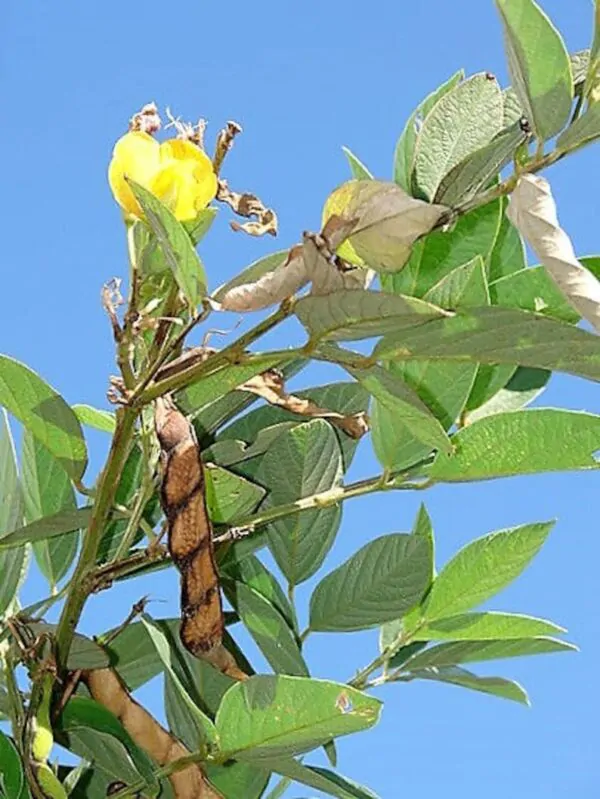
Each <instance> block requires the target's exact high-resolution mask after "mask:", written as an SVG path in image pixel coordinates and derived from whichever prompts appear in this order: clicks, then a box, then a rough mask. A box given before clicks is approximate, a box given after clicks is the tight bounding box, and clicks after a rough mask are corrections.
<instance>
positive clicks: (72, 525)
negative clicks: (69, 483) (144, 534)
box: [0, 507, 122, 551]
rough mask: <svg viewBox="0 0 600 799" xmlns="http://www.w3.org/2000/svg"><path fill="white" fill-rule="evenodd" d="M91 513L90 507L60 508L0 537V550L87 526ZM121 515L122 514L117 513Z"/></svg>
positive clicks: (43, 539)
mask: <svg viewBox="0 0 600 799" xmlns="http://www.w3.org/2000/svg"><path fill="white" fill-rule="evenodd" d="M91 515H92V508H91V507H88V508H72V509H70V510H62V511H59V512H58V513H55V514H53V515H52V516H44V518H43V519H38V521H36V522H32V523H31V524H26V525H25V526H24V527H19V528H17V529H16V530H14V531H13V532H12V533H9V534H8V535H6V536H4V537H3V538H0V551H1V550H2V549H8V548H9V547H16V546H20V545H21V544H25V543H30V542H31V543H34V542H36V541H45V540H46V539H49V538H56V537H57V536H63V535H66V534H68V533H71V532H73V531H74V530H79V529H82V528H84V527H87V525H88V523H89V520H90V518H91ZM117 515H122V514H117Z"/></svg>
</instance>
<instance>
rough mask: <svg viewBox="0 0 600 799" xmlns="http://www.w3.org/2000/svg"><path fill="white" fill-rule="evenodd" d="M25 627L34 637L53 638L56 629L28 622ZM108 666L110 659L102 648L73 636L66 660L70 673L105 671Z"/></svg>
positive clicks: (78, 635) (81, 636)
mask: <svg viewBox="0 0 600 799" xmlns="http://www.w3.org/2000/svg"><path fill="white" fill-rule="evenodd" d="M27 627H28V628H29V629H30V630H31V632H32V633H33V635H34V636H36V637H37V636H40V635H42V634H46V635H52V636H54V635H55V633H56V629H57V625H56V624H47V623H46V622H43V621H28V622H27ZM109 665H110V658H109V656H108V654H107V653H106V652H105V651H104V649H102V647H100V646H98V644H96V643H95V642H94V641H92V640H90V639H89V638H86V637H85V636H84V635H81V634H80V633H75V634H74V636H73V643H72V644H71V649H70V650H69V657H68V658H67V668H68V669H70V670H71V671H77V670H78V669H84V670H85V669H88V670H89V669H105V668H106V667H107V666H109Z"/></svg>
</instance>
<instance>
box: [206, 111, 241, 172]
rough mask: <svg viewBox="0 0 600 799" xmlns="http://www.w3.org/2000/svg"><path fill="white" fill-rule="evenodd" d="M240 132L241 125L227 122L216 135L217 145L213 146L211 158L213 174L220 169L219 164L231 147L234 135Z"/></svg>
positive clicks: (221, 163)
mask: <svg viewBox="0 0 600 799" xmlns="http://www.w3.org/2000/svg"><path fill="white" fill-rule="evenodd" d="M241 132H242V126H241V125H238V123H237V122H228V123H227V124H226V125H225V127H224V128H223V130H221V131H220V132H219V135H218V136H217V146H216V147H215V155H214V158H213V169H214V171H215V175H218V174H219V172H220V171H221V166H222V165H223V161H224V160H225V156H226V155H227V153H228V152H229V151H230V150H231V148H232V147H233V142H234V140H235V137H236V136H237V135H238V134H239V133H241Z"/></svg>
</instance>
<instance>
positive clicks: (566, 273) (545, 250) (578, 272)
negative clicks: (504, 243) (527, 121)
mask: <svg viewBox="0 0 600 799" xmlns="http://www.w3.org/2000/svg"><path fill="white" fill-rule="evenodd" d="M506 215H507V217H508V218H509V219H510V221H511V222H512V223H513V225H514V226H515V227H516V228H517V230H518V231H519V233H521V235H522V236H523V237H524V238H525V239H526V240H527V242H528V243H529V245H530V246H531V248H532V249H533V250H534V251H535V253H536V255H537V256H538V258H539V259H540V261H541V263H542V264H543V266H544V267H545V269H546V271H547V272H548V274H549V275H550V277H551V278H552V280H553V281H554V283H555V284H556V286H557V288H558V289H559V291H561V293H562V294H563V295H564V297H565V299H566V300H567V302H568V303H569V304H570V305H571V306H572V307H573V308H574V309H575V310H576V311H577V312H578V314H579V315H580V316H582V317H583V318H584V319H586V320H587V321H588V322H589V323H590V324H591V325H592V327H593V328H594V329H595V330H596V332H599V333H600V282H599V281H598V280H597V279H596V278H595V277H594V275H593V274H592V273H591V272H589V271H588V270H587V269H586V268H585V267H584V266H582V264H580V263H579V261H578V260H577V258H576V256H575V251H574V250H573V244H572V242H571V239H570V238H569V236H568V235H567V234H566V233H565V231H564V230H563V229H562V228H561V227H560V225H559V222H558V217H557V211H556V204H555V202H554V198H553V196H552V191H551V189H550V184H549V183H548V181H547V180H545V179H544V178H541V177H538V176H537V175H530V174H526V175H522V176H521V177H520V178H519V181H518V183H517V186H516V188H515V190H514V192H513V194H512V197H511V199H510V204H509V207H508V210H507V212H506Z"/></svg>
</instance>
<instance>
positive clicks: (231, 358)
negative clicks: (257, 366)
mask: <svg viewBox="0 0 600 799" xmlns="http://www.w3.org/2000/svg"><path fill="white" fill-rule="evenodd" d="M293 308H294V300H293V298H290V299H289V300H286V301H285V302H282V303H281V305H280V306H279V308H278V309H277V310H276V311H275V312H274V313H272V314H271V315H270V316H267V317H266V319H263V320H262V322H259V324H258V325H256V327H253V328H251V329H250V330H248V331H247V332H246V333H244V335H242V336H240V338H239V339H237V340H236V341H234V342H232V343H231V344H230V345H229V346H228V347H224V348H223V349H222V350H219V351H218V352H215V353H214V354H213V355H211V357H210V358H207V359H206V360H205V361H203V362H201V363H196V364H194V365H192V366H191V367H189V368H186V369H183V370H182V371H181V372H177V373H176V374H173V375H170V376H169V377H167V378H165V379H164V380H159V381H157V382H155V383H151V384H150V385H149V386H148V387H147V388H146V389H145V390H144V391H142V392H141V393H139V394H135V395H134V396H133V397H132V398H131V404H132V405H133V406H134V407H141V406H143V405H147V404H148V403H150V402H152V400H154V399H156V397H161V396H162V395H163V394H167V393H170V392H172V391H176V390H178V389H181V388H185V386H188V385H190V384H191V383H195V382H196V381H197V380H199V379H200V378H201V377H205V376H206V375H209V374H212V372H215V371H216V370H217V369H218V368H220V367H221V366H223V365H225V364H227V363H232V362H236V361H238V360H239V359H240V357H241V356H242V353H243V352H244V350H246V349H247V347H248V346H249V345H250V344H252V342H254V341H256V340H257V339H258V338H260V337H261V336H263V335H264V334H265V333H267V332H268V331H269V330H272V328H274V327H275V326H276V325H278V324H279V323H280V322H282V321H283V320H284V319H287V317H288V316H291V314H292V311H293Z"/></svg>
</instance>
